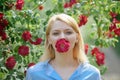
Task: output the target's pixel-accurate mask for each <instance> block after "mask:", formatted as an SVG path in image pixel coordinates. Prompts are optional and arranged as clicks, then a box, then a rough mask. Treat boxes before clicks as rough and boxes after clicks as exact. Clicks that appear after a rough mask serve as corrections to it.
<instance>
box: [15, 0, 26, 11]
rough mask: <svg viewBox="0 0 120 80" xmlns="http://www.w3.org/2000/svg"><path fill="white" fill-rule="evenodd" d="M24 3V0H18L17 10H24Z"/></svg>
mask: <svg viewBox="0 0 120 80" xmlns="http://www.w3.org/2000/svg"><path fill="white" fill-rule="evenodd" d="M23 5H24V0H17V2H16V9H17V10H22V7H23Z"/></svg>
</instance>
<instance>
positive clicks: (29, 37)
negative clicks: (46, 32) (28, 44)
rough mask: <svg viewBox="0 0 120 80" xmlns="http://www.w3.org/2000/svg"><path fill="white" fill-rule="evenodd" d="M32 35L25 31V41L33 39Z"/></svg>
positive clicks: (23, 35) (23, 36)
mask: <svg viewBox="0 0 120 80" xmlns="http://www.w3.org/2000/svg"><path fill="white" fill-rule="evenodd" d="M31 37H32V36H31V34H30V32H29V31H24V32H23V34H22V38H23V39H24V40H25V41H28V40H30V39H31Z"/></svg>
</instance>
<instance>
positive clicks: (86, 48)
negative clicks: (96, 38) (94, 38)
mask: <svg viewBox="0 0 120 80" xmlns="http://www.w3.org/2000/svg"><path fill="white" fill-rule="evenodd" d="M88 48H89V46H88V44H85V54H87V53H88Z"/></svg>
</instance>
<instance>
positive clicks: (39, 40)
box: [30, 38, 42, 45]
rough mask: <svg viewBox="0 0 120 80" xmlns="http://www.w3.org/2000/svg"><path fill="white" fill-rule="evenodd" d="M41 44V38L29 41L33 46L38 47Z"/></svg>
mask: <svg viewBox="0 0 120 80" xmlns="http://www.w3.org/2000/svg"><path fill="white" fill-rule="evenodd" d="M41 42H42V39H41V38H37V39H36V41H32V40H30V43H31V44H34V45H39V44H41Z"/></svg>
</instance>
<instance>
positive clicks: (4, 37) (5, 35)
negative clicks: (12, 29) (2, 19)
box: [0, 32, 7, 40]
mask: <svg viewBox="0 0 120 80" xmlns="http://www.w3.org/2000/svg"><path fill="white" fill-rule="evenodd" d="M0 36H1V38H2V40H6V39H7V34H6V33H5V32H2V33H1V32H0Z"/></svg>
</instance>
